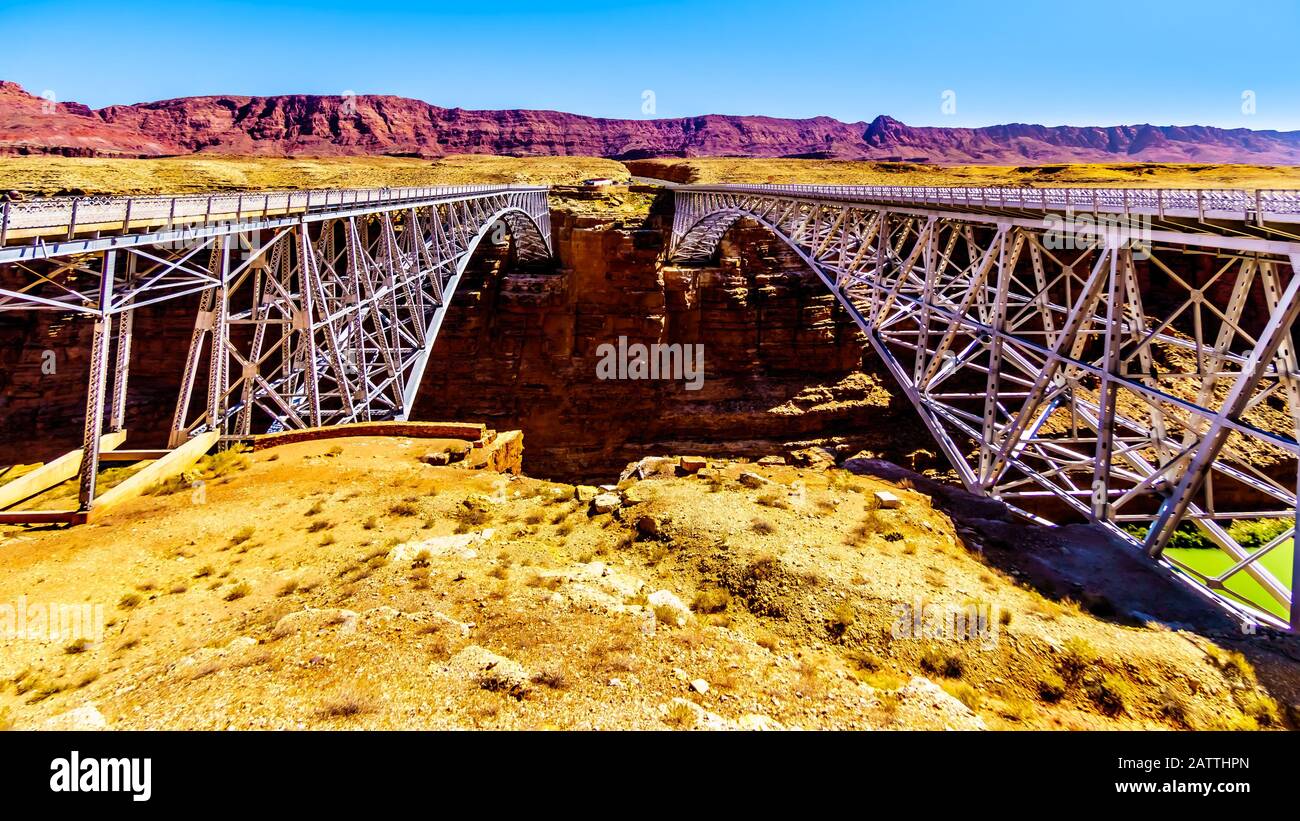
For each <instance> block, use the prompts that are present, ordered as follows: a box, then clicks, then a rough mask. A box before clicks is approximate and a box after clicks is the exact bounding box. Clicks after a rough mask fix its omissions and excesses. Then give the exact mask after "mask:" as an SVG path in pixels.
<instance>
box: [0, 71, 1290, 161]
mask: <svg viewBox="0 0 1300 821" xmlns="http://www.w3.org/2000/svg"><path fill="white" fill-rule="evenodd" d="M3 152H7V153H54V154H70V155H77V156H160V155H165V154H188V153H195V152H205V153H213V154H224V155H241V156H243V155H251V156H273V157H278V156H303V155H309V156H359V155H376V154H387V155H407V156H426V157H440V156H444V155H447V154H504V155H518V156H525V155H580V156H595V157H613V158H615V159H628V160H631V159H643V158H648V157H707V156H745V157H809V158H826V159H869V160H894V161H911V162H936V163H938V162H942V163H989V164H1012V165H1019V164H1035V163H1054V162H1108V161H1109V162H1115V161H1124V162H1214V163H1224V162H1232V163H1296V162H1300V132H1295V131H1290V132H1278V131H1253V130H1250V129H1245V128H1238V129H1221V128H1210V127H1206V126H1154V125H1149V124H1141V125H1117V126H1106V127H1075V126H1043V125H1032V124H1024V123H1012V124H1008V125H996V126H989V127H986V128H929V127H916V126H909V125H905V124H903V123H901V122H899V121H898V120H895V119H893V118H891V117H886V116H879V117H876V118H875V119H874V120H872V121H871V122H854V123H845V122H840V121H839V120H835V119H832V118H830V117H813V118H810V119H802V120H793V119H782V118H779V117H760V116H729V115H720V114H708V115H703V116H699V117H682V118H675V119H654V120H619V119H605V118H598V117H585V116H581V115H578V114H566V113H564V112H559V111H532V110H504V111H474V110H468V109H461V108H442V107H440V106H436V105H432V104H430V103H426V102H422V101H420V100H412V99H409V98H405V97H394V96H387V95H361V96H351V97H340V96H313V95H302V94H290V95H280V96H272V97H245V96H237V95H229V96H208V97H181V98H178V99H174V100H162V101H158V102H148V103H137V104H134V105H115V106H109V107H107V108H103V109H99V110H98V111H93V110H91V109H89V108H87V107H86V106H83V105H79V104H77V103H61V104H51V103H47V101H46V100H44V99H42V98H40V97H36V96H33V95H31V94H28V93H26V92H24V91H23V90H22V89H21V88H20V87H19V86H17V85H15V84H13V83H7V82H0V153H3Z"/></svg>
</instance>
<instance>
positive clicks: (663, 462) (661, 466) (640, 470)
mask: <svg viewBox="0 0 1300 821" xmlns="http://www.w3.org/2000/svg"><path fill="white" fill-rule="evenodd" d="M676 472H677V466H676V465H675V464H674V463H673V460H672V459H669V458H668V457H666V456H647V457H645V458H644V459H641V460H640V461H637V462H633V463H632V464H630V465H628V466H627V468H626V469H624V471H623V472H622V473H621V474H620V475H619V477H618V478H619V481H620V482H623V481H626V480H628V479H649V478H650V477H651V476H672V475H674V474H675V473H676Z"/></svg>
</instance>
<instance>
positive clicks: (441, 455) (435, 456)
mask: <svg viewBox="0 0 1300 821" xmlns="http://www.w3.org/2000/svg"><path fill="white" fill-rule="evenodd" d="M420 461H421V462H424V463H425V464H426V465H436V466H440V465H449V464H451V454H449V453H447V451H445V450H434V451H430V452H428V453H426V454H424V455H423V456H421V457H420Z"/></svg>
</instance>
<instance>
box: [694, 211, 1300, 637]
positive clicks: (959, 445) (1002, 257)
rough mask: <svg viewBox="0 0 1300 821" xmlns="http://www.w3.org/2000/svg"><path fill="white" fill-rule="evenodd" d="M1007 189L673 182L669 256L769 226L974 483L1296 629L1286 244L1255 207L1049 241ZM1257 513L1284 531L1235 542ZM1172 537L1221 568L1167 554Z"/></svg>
mask: <svg viewBox="0 0 1300 821" xmlns="http://www.w3.org/2000/svg"><path fill="white" fill-rule="evenodd" d="M840 191H843V192H846V193H844V194H842V195H841V194H839V193H838V192H840ZM882 191H886V192H889V191H910V192H915V191H919V189H882ZM940 191H941V189H940ZM1103 193H1104V194H1106V196H1105V197H1102V198H1101V200H1102V201H1105V202H1110V201H1111V200H1115V201H1116V202H1118V201H1119V200H1118V199H1117V198H1116V197H1114V196H1111V193H1113V192H1103ZM1011 194H1012V198H1013V199H1015V198H1017V197H1018V198H1019V200H1018V201H1019V202H1021V205H1018V206H1016V207H1006V206H1005V205H1003V204H1000V203H994V204H993V205H992V206H990V207H987V208H983V207H978V203H977V202H973V201H971V200H970V198H969V197H967V198H965V200H964V201H962V202H961V203H960V204H959V205H957V206H954V205H952V204H951V202H950V201H951V199H952V198H951V197H946V198H945V196H940V195H936V196H934V197H930V198H927V197H924V196H921V195H918V196H916V197H911V196H907V197H902V196H895V195H894V194H892V193H891V194H888V196H886V195H885V194H878V195H873V196H872V197H871V198H870V199H872V201H870V202H867V201H863V200H864V197H863V196H862V195H861V193H860V192H859V190H858V189H834V188H827V187H824V186H819V187H815V188H814V187H807V186H686V187H679V188H677V189H676V191H675V198H676V213H675V216H674V223H673V236H672V240H671V252H672V254H673V255H674V257H676V258H678V259H683V260H686V259H702V258H708V257H710V256H712V255H713V254H714V253H715V252H716V250H717V247H718V242H719V240H720V239H721V238H722V236H723V234H725V233H726V231H727V230H728V229H729V228H730V227H731V226H732V225H733V224H734V223H736V222H737V221H738V220H740V219H750V220H754V221H757V222H758V223H760V224H762V225H765V226H766V227H767V228H769V229H770V230H771V231H773V232H774V233H775V234H776V235H777V236H778V237H780V238H781V239H782V240H784V241H785V242H786V243H787V244H789V245H790V246H791V247H792V248H793V249H794V250H795V251H796V252H797V253H798V254H799V255H800V256H801V257H802V258H803V259H804V261H805V262H806V263H807V264H808V265H809V266H810V267H811V268H812V270H813V271H814V272H816V273H817V275H818V276H820V277H821V279H822V280H823V281H824V282H825V284H826V285H827V286H828V287H829V288H830V289H831V290H832V291H833V292H834V293H835V295H836V297H837V298H838V299H839V301H840V302H841V304H842V305H843V306H844V308H845V309H846V310H847V311H848V312H849V313H850V314H851V315H852V316H853V318H854V319H855V321H856V322H857V324H858V325H859V326H860V327H861V329H862V331H863V333H864V334H865V335H866V337H867V339H868V341H869V342H870V344H871V346H872V348H873V349H874V350H875V352H876V353H877V354H878V355H879V357H880V359H881V360H882V362H883V363H884V364H885V366H886V367H887V368H888V370H889V371H890V372H891V373H892V374H893V376H894V377H895V378H896V379H897V381H898V383H899V385H900V386H901V388H902V390H903V391H904V393H906V395H907V397H908V398H909V400H910V401H911V403H912V405H913V407H914V408H915V409H916V412H917V413H918V414H919V415H920V417H921V419H922V420H923V421H924V422H925V424H926V426H927V428H928V429H929V430H930V432H931V433H932V434H933V435H934V438H935V440H936V442H937V443H938V445H939V447H940V449H941V450H942V451H943V453H944V454H945V455H946V456H947V458H948V459H949V461H950V462H951V463H952V465H953V467H954V469H955V470H956V473H957V475H958V476H959V477H960V478H961V481H962V482H963V483H964V485H965V486H966V488H967V489H968V490H970V491H972V492H975V493H979V494H983V495H987V496H991V497H995V498H998V499H1001V500H1003V501H1004V502H1005V503H1006V504H1007V505H1008V506H1009V507H1010V508H1011V509H1012V510H1014V511H1016V512H1018V513H1020V514H1022V515H1024V516H1026V517H1028V518H1031V519H1034V520H1036V521H1040V522H1045V523H1051V522H1060V521H1065V520H1068V519H1071V518H1078V519H1085V520H1088V521H1091V522H1094V523H1096V524H1097V525H1100V526H1102V527H1104V528H1106V529H1107V530H1109V531H1111V532H1113V533H1114V534H1116V535H1118V536H1120V537H1122V538H1123V539H1126V540H1127V541H1129V542H1130V543H1132V544H1133V545H1135V546H1141V547H1142V548H1144V549H1145V551H1146V552H1147V553H1148V554H1149V555H1150V556H1151V557H1153V558H1155V559H1157V560H1158V561H1159V562H1160V564H1161V565H1162V566H1164V567H1166V568H1169V569H1173V570H1174V571H1175V572H1176V574H1177V575H1178V576H1179V577H1180V578H1182V579H1184V580H1188V581H1192V582H1193V583H1194V584H1196V585H1197V587H1198V589H1200V590H1202V591H1203V592H1206V591H1208V592H1210V593H1211V594H1212V595H1213V596H1214V597H1215V598H1216V599H1217V600H1218V601H1220V602H1222V603H1223V604H1225V605H1226V606H1227V607H1229V608H1230V609H1232V610H1234V611H1235V612H1236V613H1237V614H1238V615H1240V616H1241V617H1242V618H1243V620H1244V621H1246V622H1248V623H1251V624H1254V623H1266V624H1270V625H1272V626H1275V627H1279V628H1284V629H1294V628H1295V627H1296V626H1297V625H1300V619H1298V618H1297V610H1296V606H1295V605H1294V603H1293V602H1294V599H1293V597H1292V594H1291V589H1290V584H1289V578H1290V577H1291V576H1292V570H1293V569H1294V563H1295V557H1294V552H1295V551H1294V549H1293V545H1292V542H1293V538H1294V533H1295V524H1296V482H1297V456H1298V455H1300V445H1297V441H1298V440H1300V434H1298V431H1300V381H1298V378H1300V369H1298V367H1297V361H1296V360H1297V353H1296V339H1295V324H1296V323H1295V320H1296V315H1297V313H1298V312H1300V276H1297V275H1296V272H1297V270H1300V243H1296V242H1293V241H1291V240H1290V239H1289V238H1287V237H1286V236H1285V234H1284V233H1283V234H1282V238H1281V239H1279V236H1278V235H1277V234H1276V233H1273V232H1272V228H1271V227H1270V226H1269V225H1268V224H1266V223H1264V222H1263V221H1261V220H1260V219H1259V218H1258V214H1251V215H1247V216H1246V217H1244V218H1239V219H1240V221H1239V222H1236V223H1234V222H1232V221H1231V220H1218V221H1212V222H1211V221H1195V222H1193V223H1188V222H1186V221H1179V220H1172V219H1162V218H1157V219H1154V220H1147V221H1145V222H1143V223H1142V224H1141V230H1130V231H1128V232H1124V231H1115V232H1111V233H1109V234H1100V235H1098V236H1097V237H1095V241H1087V242H1082V243H1071V242H1064V243H1063V242H1062V241H1061V237H1060V236H1059V234H1057V233H1054V231H1055V229H1056V228H1057V227H1059V225H1060V221H1059V220H1057V221H1053V220H1051V219H1048V217H1049V215H1050V214H1051V213H1052V212H1051V208H1052V206H1051V205H1049V204H1047V201H1046V199H1044V200H1043V203H1044V207H1042V208H1038V207H1037V203H1036V202H1034V199H1035V197H1034V195H1033V194H1032V193H1031V194H1025V193H1023V192H1015V191H1012V192H1011ZM986 196H987V195H986ZM1144 196H1146V197H1147V198H1149V199H1151V201H1152V202H1155V199H1156V198H1155V197H1154V196H1152V195H1150V194H1149V193H1148V194H1147V195H1144ZM1003 199H1004V201H1005V199H1006V195H1005V194H1004V195H1003ZM1205 199H1209V198H1204V199H1203V198H1200V197H1196V196H1193V201H1197V200H1201V201H1205ZM1274 199H1277V197H1274ZM1282 200H1283V201H1289V198H1285V197H1284V198H1282ZM1025 202H1028V203H1030V205H1029V206H1024V204H1023V203H1025ZM1162 202H1163V201H1162ZM1111 204H1112V205H1113V204H1114V203H1111ZM1129 227H1130V228H1131V227H1132V226H1131V225H1130V226H1129ZM1071 245H1073V247H1069V246H1071ZM1063 246H1065V247H1063ZM1261 520H1280V521H1281V524H1280V525H1279V526H1278V527H1276V528H1271V529H1269V530H1268V535H1267V536H1266V537H1265V538H1264V539H1263V540H1262V543H1260V540H1251V539H1249V538H1247V537H1248V535H1249V533H1248V527H1247V524H1249V525H1252V526H1257V525H1258V524H1259V522H1260V521H1261ZM1188 528H1193V529H1194V530H1195V531H1197V532H1199V533H1200V534H1201V535H1202V536H1203V537H1204V539H1206V540H1208V541H1209V543H1212V544H1213V545H1217V546H1218V548H1219V551H1221V552H1222V555H1219V554H1218V551H1214V550H1212V549H1211V550H1208V551H1205V552H1207V553H1209V554H1211V555H1212V556H1214V560H1213V561H1211V562H1206V561H1205V560H1204V553H1197V552H1195V551H1193V552H1190V553H1189V551H1187V550H1176V549H1170V550H1169V551H1168V552H1167V551H1166V548H1167V547H1169V546H1170V543H1171V539H1173V538H1175V536H1176V534H1178V533H1179V531H1180V530H1182V531H1186V530H1187V529H1188ZM1243 542H1246V543H1245V544H1243Z"/></svg>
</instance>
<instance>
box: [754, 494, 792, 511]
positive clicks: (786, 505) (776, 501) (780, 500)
mask: <svg viewBox="0 0 1300 821" xmlns="http://www.w3.org/2000/svg"><path fill="white" fill-rule="evenodd" d="M755 501H757V502H758V503H759V504H760V505H763V506H764V507H775V508H780V509H781V510H789V509H790V502H789V500H787V499H786V498H785V494H784V493H782V492H781V491H779V490H769V491H767V492H765V493H763V494H761V495H760V496H759V497H758V499H756V500H755Z"/></svg>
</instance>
